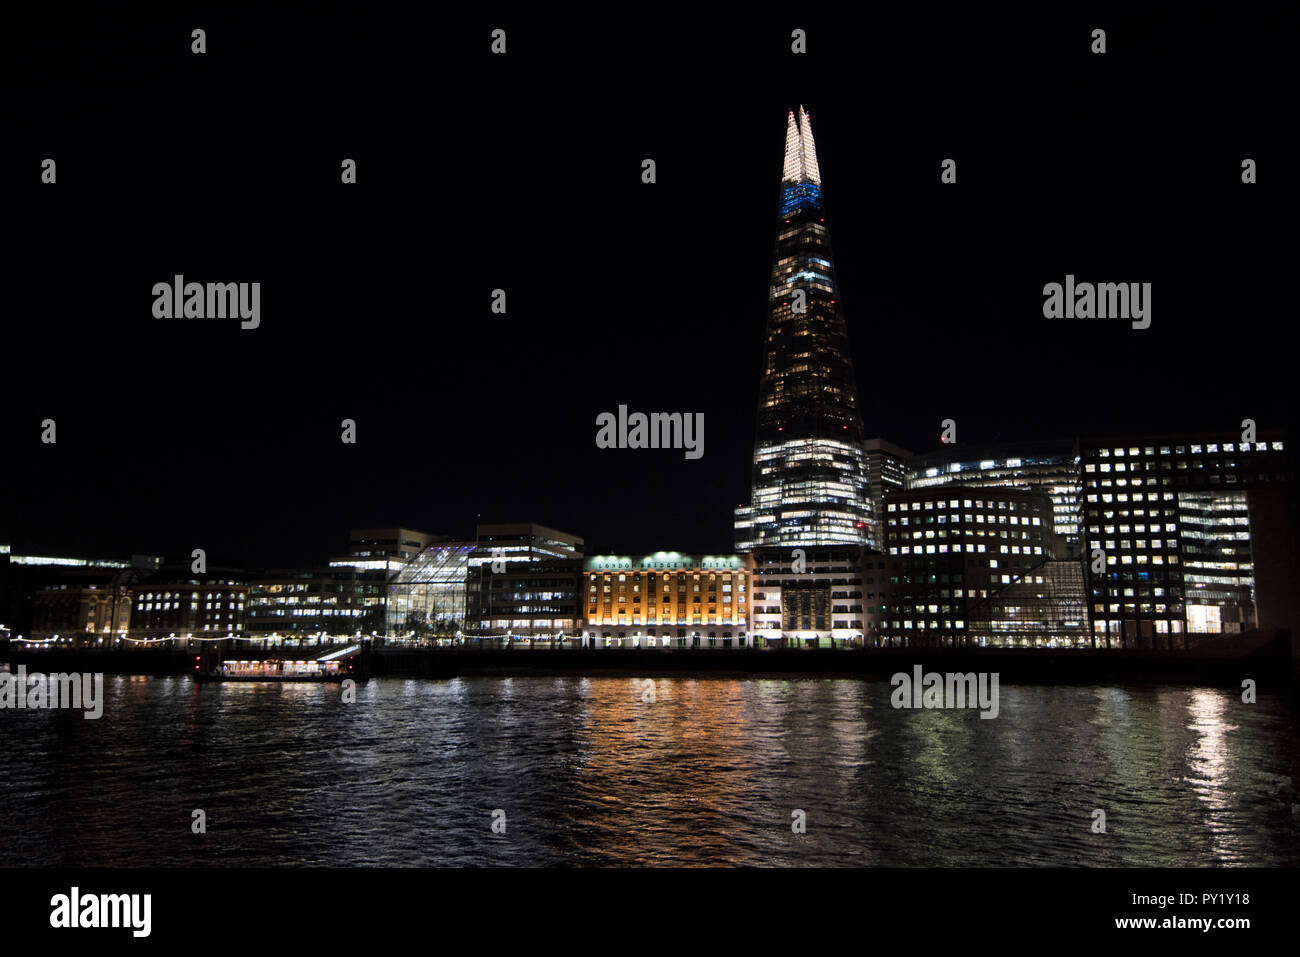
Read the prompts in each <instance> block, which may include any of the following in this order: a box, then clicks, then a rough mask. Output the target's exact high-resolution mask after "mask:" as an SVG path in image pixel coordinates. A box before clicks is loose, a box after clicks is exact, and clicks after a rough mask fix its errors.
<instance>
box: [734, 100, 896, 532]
mask: <svg viewBox="0 0 1300 957" xmlns="http://www.w3.org/2000/svg"><path fill="white" fill-rule="evenodd" d="M871 511H872V507H871V496H870V494H869V487H868V480H867V464H866V455H865V450H864V449H863V429H862V420H861V418H860V417H859V416H858V401H857V387H856V384H855V381H854V376H853V362H852V359H851V358H850V354H849V340H848V333H847V330H846V328H845V323H844V315H843V312H842V308H841V305H840V302H839V289H838V286H837V284H836V280H835V260H834V257H833V256H832V255H831V242H830V234H829V233H828V232H827V229H826V212H825V209H824V208H823V205H822V180H821V172H820V171H819V170H818V168H817V147H816V144H815V143H814V141H813V133H812V124H811V122H810V120H809V117H808V114H807V113H806V112H804V109H803V107H800V108H799V115H798V117H797V118H796V116H795V114H794V113H790V115H789V119H788V121H787V126H786V134H785V167H784V172H783V175H782V177H781V207H780V213H779V215H778V218H777V234H776V252H775V254H774V256H773V263H772V288H771V294H770V298H769V306H768V315H767V339H766V344H765V350H764V362H763V374H762V379H761V382H760V386H759V400H758V433H757V437H756V439H755V442H754V481H753V491H752V494H751V497H750V504H749V505H748V506H741V507H740V508H738V509H737V510H736V548H737V549H738V550H739V551H742V552H747V551H752V550H753V549H755V548H760V547H768V546H780V547H784V546H819V545H861V546H868V547H874V545H875V522H874V520H873V516H872V514H871Z"/></svg>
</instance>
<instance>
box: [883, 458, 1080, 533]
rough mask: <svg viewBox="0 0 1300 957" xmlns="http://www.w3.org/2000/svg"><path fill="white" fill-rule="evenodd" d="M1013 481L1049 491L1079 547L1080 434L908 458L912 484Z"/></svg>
mask: <svg viewBox="0 0 1300 957" xmlns="http://www.w3.org/2000/svg"><path fill="white" fill-rule="evenodd" d="M948 485H966V486H972V487H978V486H990V485H1011V486H1015V487H1017V488H1033V489H1038V490H1039V491H1041V492H1045V493H1046V494H1047V495H1048V497H1049V498H1051V500H1052V525H1053V527H1054V528H1055V529H1056V534H1058V535H1060V536H1061V538H1063V539H1064V540H1065V543H1066V545H1067V547H1068V548H1069V549H1070V550H1071V552H1072V553H1075V552H1076V551H1077V548H1078V544H1079V485H1080V472H1079V446H1078V442H1077V441H1076V440H1074V439H1062V440H1056V441H1035V442H997V443H984V444H977V445H963V444H956V445H950V446H945V447H942V448H940V449H938V450H936V451H933V452H927V453H925V454H923V455H917V456H916V457H914V458H913V459H912V460H911V461H910V462H908V464H907V476H906V487H907V488H910V489H926V488H941V487H944V486H948Z"/></svg>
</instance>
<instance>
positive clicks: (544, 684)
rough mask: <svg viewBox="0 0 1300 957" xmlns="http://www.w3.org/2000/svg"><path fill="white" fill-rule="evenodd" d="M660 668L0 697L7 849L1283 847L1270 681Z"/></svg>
mask: <svg viewBox="0 0 1300 957" xmlns="http://www.w3.org/2000/svg"><path fill="white" fill-rule="evenodd" d="M654 689H655V694H654V700H653V701H645V700H643V693H644V685H643V683H642V682H641V681H634V680H632V679H628V678H576V677H575V678H567V677H566V678H466V679H457V680H453V681H429V680H424V679H403V678H386V679H378V680H374V681H371V682H370V683H369V684H366V685H363V686H361V687H360V688H359V689H358V691H357V702H356V703H355V704H350V705H349V704H343V703H342V702H341V701H340V693H339V686H337V685H318V684H299V685H291V684H203V685H195V684H193V683H192V682H190V681H189V680H188V679H185V678H108V679H106V695H107V702H106V705H105V713H104V717H103V718H102V719H100V720H98V721H86V720H84V719H83V718H82V717H81V715H80V714H79V713H75V712H17V711H6V712H3V713H0V753H3V754H4V755H5V758H6V773H5V774H4V775H3V777H2V778H0V865H27V864H45V865H54V864H60V865H178V866H180V865H185V866H188V865H264V864H311V865H325V866H329V865H368V864H382V865H442V864H524V865H542V866H544V865H551V864H564V863H569V864H606V865H610V864H652V865H688V866H689V865H722V864H745V865H790V866H809V865H903V866H912V865H955V866H983V865H1013V866H1014V865H1047V864H1055V865H1099V866H1128V865H1158V866H1169V865H1193V866H1195V865H1222V864H1247V865H1283V864H1292V865H1293V864H1296V863H1300V858H1298V857H1297V853H1296V823H1295V817H1294V816H1293V814H1292V804H1293V803H1294V802H1296V792H1295V786H1294V783H1293V781H1292V780H1291V778H1290V774H1291V761H1292V759H1293V755H1294V750H1295V730H1294V726H1293V723H1292V717H1291V713H1290V708H1289V705H1288V703H1287V702H1286V701H1285V700H1282V699H1277V698H1262V699H1261V700H1260V702H1259V703H1258V704H1255V705H1243V704H1241V702H1240V698H1239V696H1238V695H1235V694H1233V693H1231V692H1225V691H1218V690H1207V689H1187V688H1158V689H1148V688H1135V687H1107V688H1095V689H1093V688H1078V687H1044V686H1015V685H1005V684H1004V685H1002V687H1001V709H1000V715H999V717H998V718H996V719H994V720H981V719H980V718H979V716H978V712H977V711H975V710H968V711H944V710H915V711H912V710H895V709H893V708H892V707H890V703H889V692H890V690H891V689H890V686H889V684H888V683H887V682H864V681H858V680H835V679H825V678H802V679H796V678H761V679H759V678H756V679H737V680H726V679H717V678H709V679H699V680H695V679H687V678H673V679H660V680H656V681H655V683H654ZM195 808H202V809H203V810H204V811H205V813H206V815H207V822H208V833H207V834H206V835H203V836H195V835H193V834H191V833H190V821H191V816H190V815H191V811H192V810H193V809H195ZM498 808H499V809H502V810H504V811H505V812H506V821H507V831H506V834H504V835H494V834H492V831H491V827H490V825H491V814H492V811H493V810H494V809H498ZM1095 808H1100V809H1102V810H1104V811H1105V812H1106V822H1107V830H1106V833H1105V834H1094V833H1092V830H1091V824H1092V812H1093V810H1094V809H1095ZM796 810H802V811H804V812H805V814H806V816H807V833H806V834H794V833H792V830H791V820H792V818H791V815H792V812H794V811H796ZM36 849H39V851H37V850H36Z"/></svg>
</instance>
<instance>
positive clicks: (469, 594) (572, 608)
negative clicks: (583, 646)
mask: <svg viewBox="0 0 1300 957" xmlns="http://www.w3.org/2000/svg"><path fill="white" fill-rule="evenodd" d="M583 549H584V544H583V540H582V539H581V538H580V537H578V536H577V535H571V534H570V533H568V532H562V531H559V530H557V529H554V528H548V527H547V526H545V525H538V524H537V523H535V522H516V523H508V524H485V525H479V526H478V529H477V531H476V534H475V540H474V541H472V542H466V541H447V540H442V541H436V542H434V543H433V544H431V545H429V546H428V547H427V548H425V549H424V550H423V551H422V552H420V553H419V554H418V555H416V556H415V557H414V558H412V559H410V561H408V562H407V563H406V564H405V565H404V566H403V567H402V568H401V569H399V570H398V571H397V572H396V573H395V574H394V575H393V576H392V577H391V578H390V579H389V582H388V607H387V612H386V616H387V617H386V629H387V634H388V635H390V636H393V637H395V638H399V639H408V640H412V639H413V640H416V641H426V640H429V639H438V640H444V639H455V640H471V639H476V638H489V637H490V638H502V637H511V636H517V637H528V638H533V637H559V636H561V635H564V636H572V635H575V634H576V633H577V630H578V627H579V625H580V624H581V621H582V617H583V611H582V609H583V604H582V599H581V598H580V597H579V576H580V574H581V571H582V556H583Z"/></svg>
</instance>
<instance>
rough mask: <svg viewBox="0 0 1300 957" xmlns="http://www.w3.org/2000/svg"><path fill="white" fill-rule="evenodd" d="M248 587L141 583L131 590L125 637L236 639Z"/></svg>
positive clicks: (196, 581) (211, 582)
mask: <svg viewBox="0 0 1300 957" xmlns="http://www.w3.org/2000/svg"><path fill="white" fill-rule="evenodd" d="M247 600H248V585H247V584H245V583H244V582H242V581H238V580H235V579H230V578H202V579H200V578H192V579H188V580H184V579H175V580H170V581H167V580H164V581H153V580H151V581H147V582H143V583H141V584H139V585H137V586H135V588H134V589H133V590H132V605H131V620H130V627H129V637H130V638H131V639H133V640H135V641H156V640H159V639H162V638H169V637H179V638H190V637H194V638H213V637H217V636H221V637H225V636H234V637H240V636H242V635H243V633H244V613H245V604H246V603H247Z"/></svg>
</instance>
